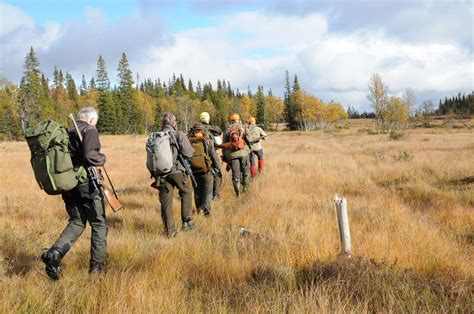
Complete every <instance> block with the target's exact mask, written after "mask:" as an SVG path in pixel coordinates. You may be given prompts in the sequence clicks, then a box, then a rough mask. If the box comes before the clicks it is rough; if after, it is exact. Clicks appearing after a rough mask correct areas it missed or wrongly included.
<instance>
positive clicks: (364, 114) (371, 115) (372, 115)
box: [347, 105, 375, 119]
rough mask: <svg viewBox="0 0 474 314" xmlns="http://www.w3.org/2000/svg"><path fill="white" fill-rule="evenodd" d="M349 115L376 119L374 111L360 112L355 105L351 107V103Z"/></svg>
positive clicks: (356, 117)
mask: <svg viewBox="0 0 474 314" xmlns="http://www.w3.org/2000/svg"><path fill="white" fill-rule="evenodd" d="M347 115H348V116H349V119H375V113H374V112H367V111H364V112H362V113H360V112H359V111H357V110H356V109H355V108H354V107H351V106H350V105H349V106H348V107H347Z"/></svg>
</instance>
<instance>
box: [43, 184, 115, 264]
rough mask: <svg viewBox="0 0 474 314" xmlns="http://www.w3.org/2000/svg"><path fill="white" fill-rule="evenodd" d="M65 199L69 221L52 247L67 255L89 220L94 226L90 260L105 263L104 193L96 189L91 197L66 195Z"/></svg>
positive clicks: (105, 226) (105, 225) (92, 226)
mask: <svg viewBox="0 0 474 314" xmlns="http://www.w3.org/2000/svg"><path fill="white" fill-rule="evenodd" d="M63 199H64V203H65V205H66V211H67V213H68V215H69V222H68V224H67V226H66V228H65V229H64V231H63V232H62V233H61V235H60V236H59V238H58V240H57V241H56V242H55V243H54V244H53V246H52V248H53V249H56V250H58V251H59V252H60V253H61V255H63V256H64V255H66V253H67V252H68V251H69V250H70V249H71V248H72V246H73V245H74V243H76V241H77V239H79V237H80V236H81V234H82V232H83V231H84V229H85V228H86V224H87V222H89V224H90V225H91V228H92V234H91V252H90V260H91V261H93V262H96V263H104V262H105V255H106V253H107V224H106V219H105V210H104V208H105V206H104V199H103V197H102V195H101V194H100V193H99V191H94V193H93V194H92V195H91V199H87V198H80V197H78V196H75V195H64V196H63Z"/></svg>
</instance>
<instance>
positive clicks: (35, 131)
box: [25, 120, 87, 195]
mask: <svg viewBox="0 0 474 314" xmlns="http://www.w3.org/2000/svg"><path fill="white" fill-rule="evenodd" d="M25 138H26V141H27V142H28V146H29V147H30V151H31V166H32V167H33V172H34V173H35V178H36V181H37V182H38V184H39V186H40V188H41V189H43V190H44V191H45V192H46V193H47V194H49V195H56V194H61V193H64V192H67V191H70V190H72V189H73V188H75V187H76V186H77V185H78V184H79V183H82V182H85V181H86V180H87V172H86V170H85V169H84V168H83V167H79V168H78V169H74V166H73V164H72V159H71V155H70V154H69V148H68V144H69V135H68V133H67V130H66V128H65V127H64V126H62V125H61V124H59V123H58V122H56V121H51V120H48V121H43V122H40V123H38V124H37V125H35V126H33V127H31V128H29V129H28V130H27V131H26V134H25Z"/></svg>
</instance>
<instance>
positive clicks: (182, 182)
mask: <svg viewBox="0 0 474 314" xmlns="http://www.w3.org/2000/svg"><path fill="white" fill-rule="evenodd" d="M174 188H177V189H178V191H179V196H180V198H181V221H182V222H187V221H190V220H191V219H192V218H191V210H192V207H193V205H192V193H193V189H192V186H191V179H190V178H189V176H187V175H185V174H184V173H182V172H180V173H177V174H169V175H167V176H166V177H163V178H161V179H160V187H159V191H160V204H161V218H162V219H163V225H164V226H165V231H166V233H167V234H172V233H174V232H176V226H175V223H174V210H173V191H174Z"/></svg>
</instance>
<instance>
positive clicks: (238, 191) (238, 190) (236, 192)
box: [232, 182, 240, 198]
mask: <svg viewBox="0 0 474 314" xmlns="http://www.w3.org/2000/svg"><path fill="white" fill-rule="evenodd" d="M232 184H233V185H234V192H235V195H236V196H237V198H239V197H240V182H232Z"/></svg>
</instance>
